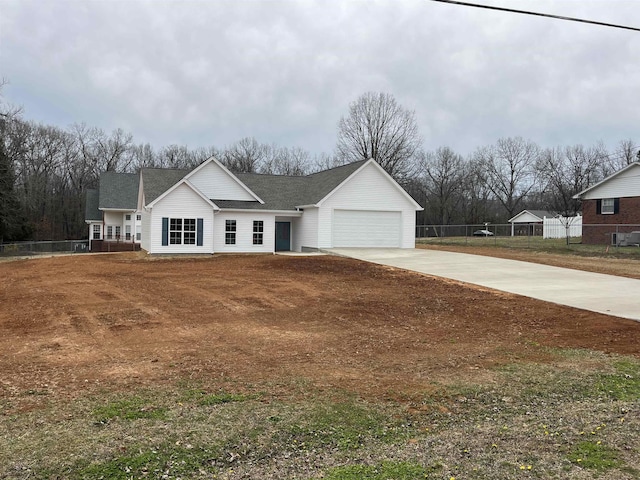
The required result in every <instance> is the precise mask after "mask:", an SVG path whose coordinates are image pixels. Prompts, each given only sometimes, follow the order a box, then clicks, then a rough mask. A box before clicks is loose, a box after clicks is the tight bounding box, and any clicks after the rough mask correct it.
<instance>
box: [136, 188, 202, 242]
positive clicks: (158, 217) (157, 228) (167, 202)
mask: <svg viewBox="0 0 640 480" xmlns="http://www.w3.org/2000/svg"><path fill="white" fill-rule="evenodd" d="M149 216H150V217H151V218H150V224H149V227H148V229H147V226H146V222H145V224H143V227H142V231H143V236H144V235H145V230H148V231H149V235H150V241H149V248H148V249H146V250H147V251H148V252H149V253H213V230H214V224H213V222H214V219H213V207H212V206H211V205H210V204H209V203H207V202H206V201H205V200H204V199H203V198H202V197H201V196H200V195H198V194H197V193H196V192H194V191H193V190H192V189H191V188H190V187H189V186H188V185H185V184H182V185H180V186H179V187H178V188H176V189H175V190H173V191H172V192H171V193H170V194H169V195H167V196H166V197H164V198H163V199H162V200H160V201H159V202H158V203H156V204H155V205H154V206H153V209H152V210H151V212H150V214H149ZM163 217H167V218H202V219H203V221H204V225H203V227H204V231H203V238H202V240H203V244H202V246H200V247H199V246H197V245H165V246H163V245H162V218H163Z"/></svg>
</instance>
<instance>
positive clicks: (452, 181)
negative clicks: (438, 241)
mask: <svg viewBox="0 0 640 480" xmlns="http://www.w3.org/2000/svg"><path fill="white" fill-rule="evenodd" d="M422 170H423V172H424V174H423V175H424V176H423V185H424V189H425V192H426V201H427V204H428V206H429V210H430V211H431V212H432V215H433V218H434V220H435V221H436V223H440V224H441V225H447V224H450V223H451V222H452V220H453V219H454V217H455V216H456V214H457V213H458V212H457V209H458V206H459V205H460V203H461V201H462V188H463V181H464V173H465V172H464V160H463V158H462V156H460V155H458V154H457V153H455V152H454V151H453V150H451V149H450V148H449V147H442V148H439V149H437V150H436V151H435V152H429V153H427V154H426V156H425V159H424V162H423V168H422Z"/></svg>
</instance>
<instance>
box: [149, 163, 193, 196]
mask: <svg viewBox="0 0 640 480" xmlns="http://www.w3.org/2000/svg"><path fill="white" fill-rule="evenodd" d="M187 173H189V170H178V169H168V168H143V169H142V171H141V172H140V174H141V175H142V188H143V189H144V200H145V203H146V204H147V205H149V204H150V203H151V202H153V201H154V200H155V199H156V198H158V197H159V196H160V195H162V194H163V193H164V192H166V191H167V190H169V189H170V188H171V187H173V186H174V185H175V184H176V183H178V182H179V181H180V180H182V179H183V178H184V177H185V175H186V174H187Z"/></svg>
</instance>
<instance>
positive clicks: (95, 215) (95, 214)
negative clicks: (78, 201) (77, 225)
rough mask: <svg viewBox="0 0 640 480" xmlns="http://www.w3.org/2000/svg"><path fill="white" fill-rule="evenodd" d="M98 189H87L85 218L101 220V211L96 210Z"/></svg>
mask: <svg viewBox="0 0 640 480" xmlns="http://www.w3.org/2000/svg"><path fill="white" fill-rule="evenodd" d="M98 200H99V195H98V190H96V189H93V188H92V189H90V190H87V204H86V205H85V207H84V219H85V220H102V212H100V210H98Z"/></svg>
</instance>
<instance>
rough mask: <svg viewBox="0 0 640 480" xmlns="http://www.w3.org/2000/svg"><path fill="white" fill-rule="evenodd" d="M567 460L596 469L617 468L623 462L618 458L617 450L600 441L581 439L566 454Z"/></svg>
mask: <svg viewBox="0 0 640 480" xmlns="http://www.w3.org/2000/svg"><path fill="white" fill-rule="evenodd" d="M568 459H569V461H571V462H572V463H573V464H575V465H579V466H580V467H581V468H589V469H593V470H598V471H604V470H611V469H612V468H619V467H621V466H623V465H624V463H623V462H622V461H621V460H620V459H619V458H618V452H617V451H616V450H614V449H612V448H610V447H607V446H606V445H604V444H602V443H600V442H593V441H588V440H587V441H582V442H580V443H578V444H577V445H576V446H575V447H574V448H573V450H572V451H571V453H569V455H568Z"/></svg>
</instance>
